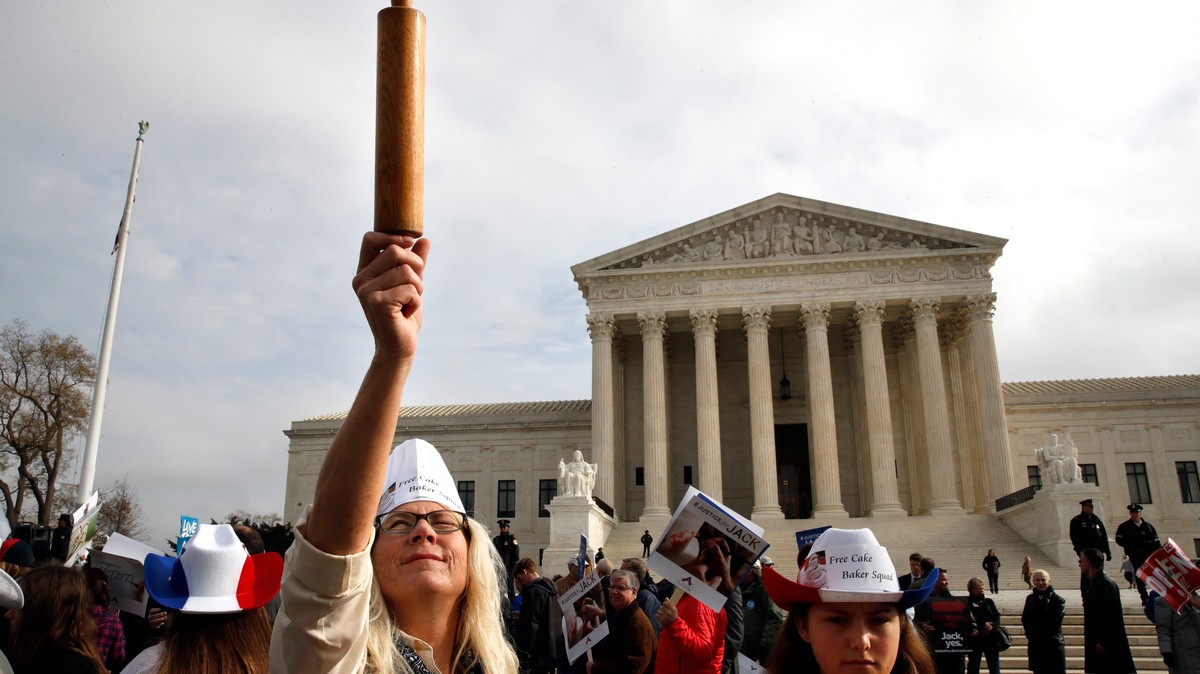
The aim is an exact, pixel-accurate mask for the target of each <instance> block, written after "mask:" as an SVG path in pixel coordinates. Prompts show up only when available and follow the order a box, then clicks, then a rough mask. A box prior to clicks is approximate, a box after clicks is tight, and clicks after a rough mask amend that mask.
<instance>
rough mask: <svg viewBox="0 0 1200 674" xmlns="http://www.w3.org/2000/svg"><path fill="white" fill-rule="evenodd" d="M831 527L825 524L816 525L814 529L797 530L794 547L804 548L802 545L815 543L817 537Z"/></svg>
mask: <svg viewBox="0 0 1200 674" xmlns="http://www.w3.org/2000/svg"><path fill="white" fill-rule="evenodd" d="M832 528H833V527H831V526H830V525H825V526H823V527H817V528H816V529H804V530H802V531H797V532H796V549H797V550H800V549H802V548H804V546H806V545H808V544H809V543H816V542H817V539H818V538H820V537H821V534H823V533H825V532H826V531H828V530H829V529H832Z"/></svg>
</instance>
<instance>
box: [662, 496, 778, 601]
mask: <svg viewBox="0 0 1200 674" xmlns="http://www.w3.org/2000/svg"><path fill="white" fill-rule="evenodd" d="M762 533H763V530H762V527H760V526H758V525H757V524H755V523H753V522H751V521H750V520H747V519H745V518H744V517H742V516H741V515H739V514H737V513H736V512H734V511H732V510H730V509H728V508H726V507H725V506H724V505H722V504H720V503H718V502H717V501H715V500H713V499H712V498H709V497H708V496H707V495H705V494H704V493H703V492H701V491H700V490H698V489H696V488H695V487H689V488H688V491H687V493H686V494H684V496H683V501H682V502H681V503H680V504H679V507H678V508H676V509H675V515H674V516H673V517H672V518H671V521H670V522H668V523H667V528H666V531H664V532H663V534H662V535H661V536H659V537H658V546H657V547H655V548H654V550H653V551H652V552H651V553H650V557H649V558H648V559H647V560H646V565H647V566H649V567H650V569H651V570H652V571H654V572H655V573H656V574H658V575H659V576H661V577H663V578H665V579H667V580H669V581H671V582H672V583H674V584H675V587H676V588H678V589H681V590H683V591H684V592H687V593H688V594H690V595H692V596H693V597H695V598H696V599H699V600H700V601H701V602H702V603H703V604H704V605H705V606H707V607H709V608H711V609H712V610H714V611H720V610H721V608H722V607H724V606H725V600H726V599H728V598H729V594H730V593H731V592H733V588H735V587H737V585H738V583H739V582H741V580H742V578H743V577H745V575H746V574H747V573H748V572H749V571H750V568H751V567H753V566H754V562H755V560H757V559H758V558H759V557H761V556H762V554H763V553H764V552H766V550H767V548H768V547H770V544H769V543H767V542H766V541H765V540H764V539H763V537H762Z"/></svg>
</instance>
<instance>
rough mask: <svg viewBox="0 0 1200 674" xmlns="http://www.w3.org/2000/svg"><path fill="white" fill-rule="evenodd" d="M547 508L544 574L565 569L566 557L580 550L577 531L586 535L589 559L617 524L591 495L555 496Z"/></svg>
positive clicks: (555, 572) (543, 558)
mask: <svg viewBox="0 0 1200 674" xmlns="http://www.w3.org/2000/svg"><path fill="white" fill-rule="evenodd" d="M546 510H549V511H550V545H548V546H546V550H545V552H543V553H542V575H544V576H546V577H547V578H549V577H553V576H554V575H555V574H560V573H561V574H565V573H566V572H567V560H568V559H574V558H575V557H576V556H577V555H578V554H579V535H580V534H583V535H585V536H587V539H588V550H587V552H588V558H589V559H591V558H592V557H594V556H595V554H596V548H598V547H604V542H605V541H607V540H608V534H609V533H611V532H612V530H613V528H614V527H616V526H617V521H616V520H615V519H613V518H612V517H609V516H608V515H607V514H605V513H604V511H603V510H601V509H600V507H599V506H597V505H596V504H595V502H593V501H592V499H591V497H590V496H555V497H554V499H553V500H552V501H550V503H549V504H548V505H547V506H546Z"/></svg>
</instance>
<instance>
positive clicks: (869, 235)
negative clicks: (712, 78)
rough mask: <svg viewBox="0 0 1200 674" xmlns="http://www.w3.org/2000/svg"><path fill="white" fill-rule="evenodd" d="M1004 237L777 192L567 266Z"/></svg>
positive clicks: (870, 252)
mask: <svg viewBox="0 0 1200 674" xmlns="http://www.w3.org/2000/svg"><path fill="white" fill-rule="evenodd" d="M1005 243H1007V241H1006V240H1005V239H1001V238H997V237H992V236H987V235H984V234H977V233H974V232H968V231H964V230H959V229H954V228H951V227H943V226H940V225H934V224H931V223H927V222H920V221H917V220H910V219H907V218H900V217H896V216H892V215H885V214H882V213H875V212H872V211H866V210H862V209H858V208H851V207H849V206H840V205H838V204H831V203H826V202H823V201H817V200H814V199H806V198H802V197H797V196H793V195H790V194H782V193H779V194H773V195H771V196H769V197H766V198H763V199H759V200H758V201H754V202H751V203H749V204H746V205H744V206H739V207H737V208H734V209H731V210H728V211H725V212H724V213H719V214H717V215H714V216H711V217H708V218H704V219H703V220H698V221H696V222H693V223H691V224H688V225H684V226H682V227H679V228H676V229H673V230H671V231H668V232H664V233H663V234H659V235H658V236H654V237H651V238H649V239H645V240H643V241H639V242H638V243H635V244H632V245H629V246H626V247H624V248H621V249H618V250H615V251H612V252H611V253H607V254H605V255H601V256H599V257H596V258H593V259H591V260H588V261H587V262H582V263H580V264H577V265H575V266H574V267H572V271H573V272H574V273H575V275H576V276H577V277H578V276H579V275H580V274H588V273H590V272H601V271H614V272H619V271H625V270H628V271H638V270H640V271H652V270H654V271H657V270H660V269H661V270H664V271H666V270H668V269H673V268H680V269H687V268H689V267H699V266H711V265H728V264H733V265H754V264H763V263H774V264H777V263H780V262H785V261H790V262H804V261H806V260H811V261H813V262H818V261H830V260H833V259H835V258H836V257H841V258H845V259H849V258H851V257H853V258H855V259H862V258H863V257H867V258H869V257H872V256H886V257H903V256H905V255H912V254H921V253H928V252H929V251H943V252H945V253H953V252H954V250H955V249H980V248H988V249H994V250H996V251H997V252H999V250H1000V249H1001V248H1003V247H1004V244H1005Z"/></svg>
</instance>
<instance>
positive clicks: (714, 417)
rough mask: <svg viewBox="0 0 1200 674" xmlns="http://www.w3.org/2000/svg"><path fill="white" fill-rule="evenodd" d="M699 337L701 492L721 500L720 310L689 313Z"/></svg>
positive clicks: (697, 343)
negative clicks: (718, 332) (718, 362)
mask: <svg viewBox="0 0 1200 674" xmlns="http://www.w3.org/2000/svg"><path fill="white" fill-rule="evenodd" d="M688 316H689V318H691V320H692V335H693V337H694V338H695V340H696V455H697V460H698V461H697V462H698V463H699V466H698V467H699V469H700V475H699V479H698V480H697V486H698V487H699V489H700V491H702V492H704V493H705V494H708V495H709V496H711V497H713V498H714V499H716V500H718V501H720V500H722V497H721V490H722V480H721V417H720V414H719V406H718V397H717V310H716V309H694V310H692V311H690V312H688Z"/></svg>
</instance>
